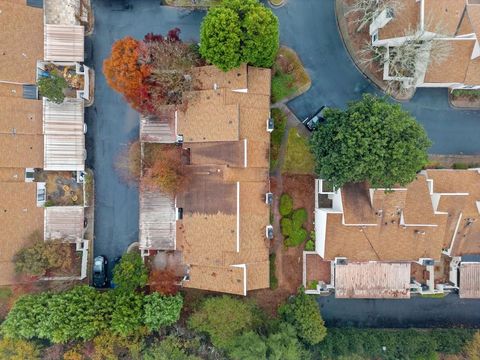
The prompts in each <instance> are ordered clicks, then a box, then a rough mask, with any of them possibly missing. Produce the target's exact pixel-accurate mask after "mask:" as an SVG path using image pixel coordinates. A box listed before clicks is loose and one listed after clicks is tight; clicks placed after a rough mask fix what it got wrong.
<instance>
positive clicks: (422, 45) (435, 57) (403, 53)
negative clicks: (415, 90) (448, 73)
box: [359, 25, 452, 92]
mask: <svg viewBox="0 0 480 360" xmlns="http://www.w3.org/2000/svg"><path fill="white" fill-rule="evenodd" d="M438 26H439V25H436V27H437V28H436V29H434V28H435V27H434V26H425V27H424V29H434V32H432V34H435V33H436V34H440V33H442V31H441V29H439V28H438ZM404 37H405V40H404V41H403V42H402V43H401V44H400V45H398V46H389V47H388V48H387V47H384V46H374V45H373V44H372V43H371V42H368V43H367V44H366V45H365V46H364V48H363V49H362V50H361V51H360V54H359V55H360V59H361V60H360V63H361V64H362V65H371V64H372V63H377V64H379V65H380V66H381V68H382V71H383V67H384V66H386V65H388V77H389V79H390V80H388V79H387V80H386V82H387V89H386V90H387V92H404V91H406V90H407V89H408V88H412V87H414V86H415V85H416V84H417V82H418V80H419V79H420V77H421V76H423V74H424V73H425V71H426V69H427V68H428V66H430V65H439V64H442V63H443V62H444V61H445V60H447V58H448V57H449V56H450V54H451V51H452V48H451V43H450V42H449V41H446V40H444V39H442V36H440V35H428V36H427V33H426V31H425V30H413V31H412V30H410V29H408V30H406V31H405V34H404Z"/></svg>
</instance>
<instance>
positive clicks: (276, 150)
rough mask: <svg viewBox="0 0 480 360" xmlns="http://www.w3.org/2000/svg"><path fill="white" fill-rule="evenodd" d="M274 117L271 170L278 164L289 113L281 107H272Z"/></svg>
mask: <svg viewBox="0 0 480 360" xmlns="http://www.w3.org/2000/svg"><path fill="white" fill-rule="evenodd" d="M272 117H273V120H274V124H275V128H274V130H273V132H272V135H271V137H270V170H274V169H275V168H276V167H277V165H278V156H279V155H280V147H281V146H282V139H283V134H284V133H285V127H286V126H287V115H285V113H284V112H283V111H282V110H280V109H272Z"/></svg>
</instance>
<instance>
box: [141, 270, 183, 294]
mask: <svg viewBox="0 0 480 360" xmlns="http://www.w3.org/2000/svg"><path fill="white" fill-rule="evenodd" d="M148 284H149V285H150V291H152V292H153V291H156V292H159V293H161V294H164V295H175V294H176V293H177V292H178V285H177V278H176V276H175V274H174V273H173V272H172V271H169V270H152V271H151V272H150V275H149V278H148Z"/></svg>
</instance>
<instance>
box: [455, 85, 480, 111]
mask: <svg viewBox="0 0 480 360" xmlns="http://www.w3.org/2000/svg"><path fill="white" fill-rule="evenodd" d="M448 95H449V99H450V103H451V104H452V105H453V106H455V107H459V108H473V109H480V90H474V89H455V90H451V91H449V94H448Z"/></svg>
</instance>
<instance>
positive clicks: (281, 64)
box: [272, 46, 311, 103]
mask: <svg viewBox="0 0 480 360" xmlns="http://www.w3.org/2000/svg"><path fill="white" fill-rule="evenodd" d="M310 85H311V80H310V76H309V75H308V73H307V72H306V70H305V68H304V67H303V64H302V62H301V60H300V58H299V57H298V55H297V54H296V53H295V51H293V50H292V49H290V48H287V47H285V46H282V47H281V48H280V49H279V51H278V54H277V58H276V60H275V64H274V65H273V76H272V103H276V102H279V101H282V100H286V99H292V98H294V97H297V96H299V95H301V94H303V93H304V92H305V91H307V90H308V89H309V88H310Z"/></svg>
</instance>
